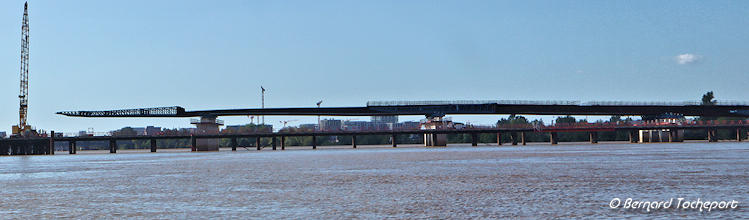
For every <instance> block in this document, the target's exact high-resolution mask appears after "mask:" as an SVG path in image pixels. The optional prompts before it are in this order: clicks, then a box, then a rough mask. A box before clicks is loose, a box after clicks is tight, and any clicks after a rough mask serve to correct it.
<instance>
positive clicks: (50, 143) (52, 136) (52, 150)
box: [0, 131, 55, 155]
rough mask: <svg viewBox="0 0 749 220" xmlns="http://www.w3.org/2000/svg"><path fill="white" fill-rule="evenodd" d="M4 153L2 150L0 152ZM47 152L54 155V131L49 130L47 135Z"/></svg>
mask: <svg viewBox="0 0 749 220" xmlns="http://www.w3.org/2000/svg"><path fill="white" fill-rule="evenodd" d="M0 153H4V152H0ZM49 154H50V155H55V131H51V132H50V136H49Z"/></svg>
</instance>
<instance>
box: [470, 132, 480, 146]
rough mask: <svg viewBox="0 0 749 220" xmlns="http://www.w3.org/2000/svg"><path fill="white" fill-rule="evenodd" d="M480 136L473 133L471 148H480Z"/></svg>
mask: <svg viewBox="0 0 749 220" xmlns="http://www.w3.org/2000/svg"><path fill="white" fill-rule="evenodd" d="M478 139H479V138H478V134H477V133H471V146H473V147H476V146H479V142H478Z"/></svg>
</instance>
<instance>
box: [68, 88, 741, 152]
mask: <svg viewBox="0 0 749 220" xmlns="http://www.w3.org/2000/svg"><path fill="white" fill-rule="evenodd" d="M57 114H61V115H65V116H71V117H200V120H194V122H192V124H195V125H196V127H197V130H198V132H199V135H215V134H218V133H219V131H220V130H219V127H220V126H222V125H223V122H222V121H221V120H217V117H219V116H244V115H288V116H292V115H296V116H306V115H307V116H315V115H316V116H319V115H327V116H379V115H424V116H426V117H427V118H428V119H430V120H429V121H431V122H430V123H432V124H431V125H429V126H436V127H439V126H440V125H439V123H442V122H441V120H440V119H441V118H442V117H443V116H445V115H460V114H462V115H501V114H515V115H620V116H643V118H656V117H658V116H661V115H679V116H707V117H721V116H724V117H748V116H749V104H747V103H731V102H727V103H722V102H719V103H717V104H711V105H701V104H700V103H699V102H585V103H581V102H576V101H507V100H499V101H373V102H367V105H366V106H363V107H326V108H259V109H258V108H249V109H220V110H198V111H187V110H185V109H184V108H182V107H179V106H173V107H160V108H140V109H123V110H105V111H63V112H58V113H57ZM432 119H435V120H432ZM424 135H425V140H426V139H430V140H431V138H427V137H429V136H432V135H433V134H424ZM436 136H437V140H440V141H439V142H443V141H444V139H445V137H446V136H445V135H444V134H436ZM197 144H198V149H200V150H218V141H217V140H215V139H201V140H199V141H198V143H197Z"/></svg>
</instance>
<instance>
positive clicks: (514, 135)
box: [510, 132, 518, 145]
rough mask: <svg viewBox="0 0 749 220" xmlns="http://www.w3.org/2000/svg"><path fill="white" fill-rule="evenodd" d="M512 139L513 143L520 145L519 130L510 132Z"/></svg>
mask: <svg viewBox="0 0 749 220" xmlns="http://www.w3.org/2000/svg"><path fill="white" fill-rule="evenodd" d="M510 141H512V145H518V133H517V132H510Z"/></svg>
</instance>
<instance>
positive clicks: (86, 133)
mask: <svg viewBox="0 0 749 220" xmlns="http://www.w3.org/2000/svg"><path fill="white" fill-rule="evenodd" d="M85 136H88V132H87V131H79V132H78V137H85Z"/></svg>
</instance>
